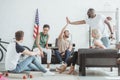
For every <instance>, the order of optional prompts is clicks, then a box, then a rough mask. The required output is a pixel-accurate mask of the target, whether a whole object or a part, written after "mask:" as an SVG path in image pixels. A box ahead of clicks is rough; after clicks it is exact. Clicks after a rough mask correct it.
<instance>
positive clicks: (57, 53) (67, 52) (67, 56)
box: [55, 50, 71, 63]
mask: <svg viewBox="0 0 120 80" xmlns="http://www.w3.org/2000/svg"><path fill="white" fill-rule="evenodd" d="M55 55H56V57H57V59H58V60H59V62H60V63H61V62H62V61H63V60H62V57H61V53H60V52H59V51H58V50H55ZM70 55H71V52H70V51H69V50H66V51H65V60H64V61H65V63H67V59H68V58H69V57H70Z"/></svg>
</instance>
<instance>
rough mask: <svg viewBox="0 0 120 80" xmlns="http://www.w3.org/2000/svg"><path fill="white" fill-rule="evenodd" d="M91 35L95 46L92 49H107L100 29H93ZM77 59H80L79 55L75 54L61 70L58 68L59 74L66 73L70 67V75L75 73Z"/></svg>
mask: <svg viewBox="0 0 120 80" xmlns="http://www.w3.org/2000/svg"><path fill="white" fill-rule="evenodd" d="M91 35H92V38H93V45H92V46H91V48H97V49H100V48H101V49H106V47H105V46H104V45H103V43H102V41H101V33H100V31H99V30H98V29H92V34H91ZM77 58H78V53H77V52H75V53H74V54H73V56H72V57H71V58H70V60H69V61H67V63H66V64H64V65H62V66H61V67H60V68H57V70H58V71H59V73H62V72H64V71H65V70H66V68H67V67H68V66H70V70H69V72H68V74H72V73H74V68H75V64H76V62H77Z"/></svg>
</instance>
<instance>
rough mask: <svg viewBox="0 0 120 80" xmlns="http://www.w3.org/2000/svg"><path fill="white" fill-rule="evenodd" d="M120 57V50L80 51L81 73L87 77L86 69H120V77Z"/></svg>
mask: <svg viewBox="0 0 120 80" xmlns="http://www.w3.org/2000/svg"><path fill="white" fill-rule="evenodd" d="M119 57H120V54H119V53H118V50H113V49H79V50H78V63H79V72H80V73H81V75H82V76H85V75H86V67H118V75H119V76H120V67H119V64H117V62H116V61H117V59H118V58H119Z"/></svg>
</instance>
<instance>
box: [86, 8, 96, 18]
mask: <svg viewBox="0 0 120 80" xmlns="http://www.w3.org/2000/svg"><path fill="white" fill-rule="evenodd" d="M92 11H95V9H93V8H89V9H88V11H87V14H88V13H89V12H92ZM88 18H90V16H89V15H88Z"/></svg>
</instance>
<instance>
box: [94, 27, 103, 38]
mask: <svg viewBox="0 0 120 80" xmlns="http://www.w3.org/2000/svg"><path fill="white" fill-rule="evenodd" d="M92 34H94V35H95V37H94V38H95V39H100V38H101V33H100V31H99V30H98V29H92Z"/></svg>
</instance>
